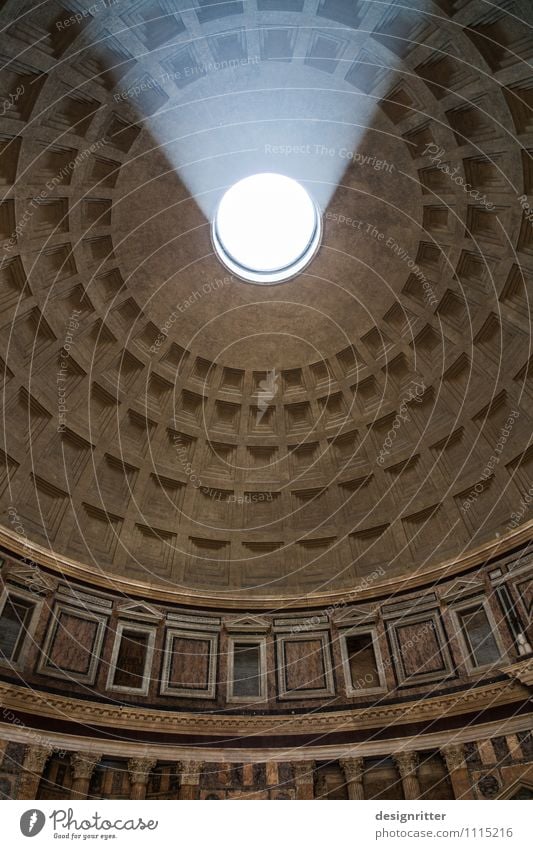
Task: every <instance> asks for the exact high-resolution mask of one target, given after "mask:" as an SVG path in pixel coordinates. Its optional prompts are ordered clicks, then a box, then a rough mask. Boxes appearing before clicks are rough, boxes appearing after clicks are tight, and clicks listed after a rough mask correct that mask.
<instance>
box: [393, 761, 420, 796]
mask: <svg viewBox="0 0 533 849" xmlns="http://www.w3.org/2000/svg"><path fill="white" fill-rule="evenodd" d="M393 759H394V763H395V764H396V766H397V767H398V772H399V773H400V778H401V779H402V785H403V795H404V796H405V798H406V799H420V784H419V782H418V776H417V774H416V771H417V768H418V755H417V753H416V752H398V753H397V754H395V755H393Z"/></svg>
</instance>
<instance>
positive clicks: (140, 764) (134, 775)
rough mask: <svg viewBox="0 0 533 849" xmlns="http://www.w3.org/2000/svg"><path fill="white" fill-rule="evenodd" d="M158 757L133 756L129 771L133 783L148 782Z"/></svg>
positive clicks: (129, 762)
mask: <svg viewBox="0 0 533 849" xmlns="http://www.w3.org/2000/svg"><path fill="white" fill-rule="evenodd" d="M156 763H157V758H131V759H130V760H129V761H128V772H129V774H130V781H131V783H132V784H146V783H147V781H148V778H149V776H150V772H151V770H153V768H154V767H155V765H156Z"/></svg>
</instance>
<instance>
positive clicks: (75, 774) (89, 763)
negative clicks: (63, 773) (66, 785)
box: [70, 752, 102, 799]
mask: <svg viewBox="0 0 533 849" xmlns="http://www.w3.org/2000/svg"><path fill="white" fill-rule="evenodd" d="M101 757H102V755H101V753H100V752H98V753H97V754H95V753H93V752H73V753H72V754H71V756H70V766H71V769H72V787H71V788H70V798H71V799H86V798H87V796H88V794H89V784H90V783H91V778H92V774H93V772H94V769H95V767H96V765H97V763H98V762H99V761H100V759H101Z"/></svg>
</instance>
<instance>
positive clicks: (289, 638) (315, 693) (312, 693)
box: [276, 631, 335, 701]
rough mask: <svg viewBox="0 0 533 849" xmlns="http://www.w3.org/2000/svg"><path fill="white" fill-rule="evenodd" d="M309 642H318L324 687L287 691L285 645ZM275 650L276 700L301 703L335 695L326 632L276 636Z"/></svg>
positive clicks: (327, 633)
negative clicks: (277, 693) (287, 643)
mask: <svg viewBox="0 0 533 849" xmlns="http://www.w3.org/2000/svg"><path fill="white" fill-rule="evenodd" d="M310 640H317V641H319V642H320V651H321V655H322V663H323V666H324V678H325V681H326V686H325V687H317V688H316V689H309V690H289V689H288V687H287V675H286V672H287V667H286V664H285V643H286V642H300V641H301V642H309V641H310ZM276 650H277V651H276V653H277V670H278V692H279V695H278V698H279V699H280V700H283V701H285V700H287V701H289V700H290V701H303V700H305V699H318V698H327V697H328V696H334V695H335V683H334V680H333V666H332V660H331V648H330V636H329V632H328V631H308V632H307V633H305V634H278V635H277V639H276Z"/></svg>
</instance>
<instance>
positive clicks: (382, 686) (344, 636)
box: [339, 626, 387, 696]
mask: <svg viewBox="0 0 533 849" xmlns="http://www.w3.org/2000/svg"><path fill="white" fill-rule="evenodd" d="M364 635H369V636H370V637H371V638H372V646H373V649H374V655H375V658H376V667H377V672H378V678H379V685H378V686H377V687H359V688H357V687H354V686H353V684H352V674H351V670H350V656H349V654H348V637H353V636H364ZM339 643H340V649H341V660H342V668H343V672H344V682H345V686H346V695H347V696H373V695H376V694H377V693H384V692H386V690H387V681H386V678H385V669H384V667H383V656H382V654H381V648H380V645H379V638H378V632H377V628H368V627H366V628H365V627H364V626H363V627H358V626H355V627H352V628H345V629H343V630H342V631H341V632H340V634H339Z"/></svg>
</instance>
